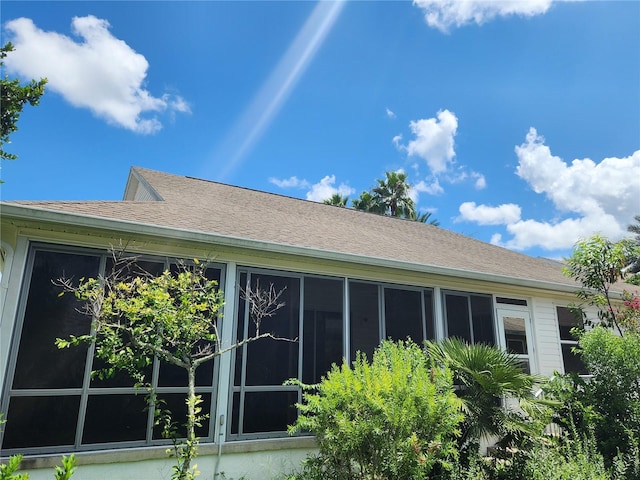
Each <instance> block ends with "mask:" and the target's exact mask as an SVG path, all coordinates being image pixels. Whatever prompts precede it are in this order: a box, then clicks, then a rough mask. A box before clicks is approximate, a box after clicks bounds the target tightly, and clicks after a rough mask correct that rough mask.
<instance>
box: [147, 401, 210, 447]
mask: <svg viewBox="0 0 640 480" xmlns="http://www.w3.org/2000/svg"><path fill="white" fill-rule="evenodd" d="M199 395H200V396H201V397H202V403H200V404H199V405H198V406H199V407H200V408H202V412H201V413H200V421H199V423H200V425H199V426H198V425H196V437H208V436H209V425H210V423H211V422H210V420H211V416H210V412H211V394H210V393H201V394H199ZM186 399H187V396H186V393H161V394H158V400H159V402H160V403H159V404H156V408H160V409H163V410H169V411H170V412H171V418H172V420H173V421H174V422H175V423H176V428H177V431H176V433H177V435H178V438H185V437H186V436H187V429H186V427H185V424H186V422H187V404H186V402H185V401H186ZM153 438H154V439H162V425H155V426H154V427H153Z"/></svg>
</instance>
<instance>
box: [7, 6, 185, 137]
mask: <svg viewBox="0 0 640 480" xmlns="http://www.w3.org/2000/svg"><path fill="white" fill-rule="evenodd" d="M5 28H6V31H7V33H8V38H7V40H10V41H11V42H12V43H13V44H14V46H15V52H12V53H11V54H10V55H9V56H7V57H6V58H5V64H6V66H7V68H8V70H9V71H11V72H14V73H17V74H18V75H21V76H24V77H26V78H39V77H46V78H47V79H48V84H47V88H48V89H51V90H53V91H56V92H57V93H59V94H60V95H62V96H63V97H64V98H65V100H67V101H68V102H69V103H70V104H72V105H73V106H75V107H80V108H88V109H89V110H91V111H92V112H93V113H94V114H95V115H96V116H98V117H100V118H103V119H105V120H106V121H107V122H108V123H110V124H113V125H118V126H120V127H123V128H126V129H128V130H131V131H133V132H136V133H141V134H150V133H155V132H157V131H158V130H160V129H161V128H162V123H161V122H160V120H159V119H158V117H157V114H158V113H160V112H183V113H188V112H189V111H190V108H189V105H188V103H187V102H186V101H185V100H184V99H183V98H181V97H179V96H174V95H169V94H166V93H165V94H163V95H161V96H160V97H155V96H153V95H152V94H151V93H150V92H149V91H148V90H146V89H145V88H144V85H145V79H146V76H147V70H148V68H149V63H148V62H147V60H146V59H145V57H144V56H143V55H141V54H139V53H137V52H136V51H135V50H133V49H132V48H131V47H130V46H129V45H127V44H126V43H125V42H124V41H123V40H120V39H118V38H116V37H114V36H113V35H112V34H111V33H110V32H109V22H107V21H106V20H103V19H100V18H96V17H94V16H92V15H89V16H86V17H74V18H73V20H72V22H71V28H72V32H73V34H74V35H75V36H77V37H79V38H80V39H81V40H80V41H76V40H74V39H73V38H70V37H68V36H66V35H62V34H60V33H56V32H46V31H44V30H41V29H40V28H38V27H37V26H36V25H35V24H34V23H33V21H32V20H31V19H29V18H18V19H15V20H11V21H9V22H7V23H6V25H5Z"/></svg>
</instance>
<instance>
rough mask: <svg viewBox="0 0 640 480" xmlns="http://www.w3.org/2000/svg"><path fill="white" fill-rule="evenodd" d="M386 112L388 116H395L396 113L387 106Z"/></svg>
mask: <svg viewBox="0 0 640 480" xmlns="http://www.w3.org/2000/svg"><path fill="white" fill-rule="evenodd" d="M386 113H387V117H388V118H396V114H395V113H394V112H393V111H391V110H390V109H388V108H387V109H386Z"/></svg>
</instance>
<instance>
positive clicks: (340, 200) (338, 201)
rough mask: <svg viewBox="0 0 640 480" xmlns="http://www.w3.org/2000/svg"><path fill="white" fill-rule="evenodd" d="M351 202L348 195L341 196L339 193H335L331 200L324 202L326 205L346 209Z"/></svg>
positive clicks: (327, 199)
mask: <svg viewBox="0 0 640 480" xmlns="http://www.w3.org/2000/svg"><path fill="white" fill-rule="evenodd" d="M348 202H349V197H348V196H347V195H341V194H339V193H334V194H333V195H331V196H330V197H329V198H326V199H324V200H323V201H322V203H324V204H325V205H335V206H336V207H346V206H347V203H348Z"/></svg>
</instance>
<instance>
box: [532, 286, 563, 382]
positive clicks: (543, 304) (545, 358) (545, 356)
mask: <svg viewBox="0 0 640 480" xmlns="http://www.w3.org/2000/svg"><path fill="white" fill-rule="evenodd" d="M532 303H533V305H532V309H533V319H534V320H533V330H534V332H535V334H534V335H535V339H536V347H537V348H536V353H537V354H536V357H537V361H538V373H540V374H541V375H545V376H549V375H552V374H553V372H554V371H558V372H562V371H563V370H564V367H563V364H562V351H561V350H560V333H559V331H558V321H557V317H556V303H555V302H554V301H553V300H551V299H548V298H540V297H536V298H534V299H533V301H532Z"/></svg>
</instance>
